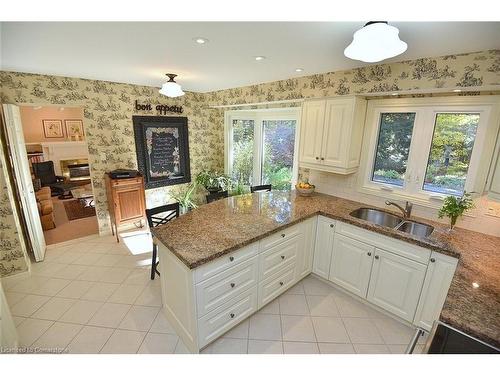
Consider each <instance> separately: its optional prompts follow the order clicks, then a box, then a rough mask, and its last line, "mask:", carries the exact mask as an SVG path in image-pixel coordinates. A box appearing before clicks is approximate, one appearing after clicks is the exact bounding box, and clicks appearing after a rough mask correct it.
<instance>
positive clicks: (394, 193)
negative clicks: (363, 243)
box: [358, 96, 499, 207]
mask: <svg viewBox="0 0 500 375" xmlns="http://www.w3.org/2000/svg"><path fill="white" fill-rule="evenodd" d="M498 105H499V97H498V96H490V97H481V96H479V97H454V98H446V97H441V98H415V99H383V100H370V101H369V103H368V109H367V116H366V125H365V136H364V141H363V142H364V145H363V149H362V158H361V160H362V163H361V170H360V176H361V177H360V179H359V180H358V181H359V186H360V191H361V192H364V193H370V194H376V195H380V196H383V197H384V198H393V199H401V200H412V201H414V202H416V203H421V204H425V205H428V206H430V207H437V206H439V205H441V202H440V201H442V199H443V198H444V197H445V196H447V195H456V196H461V195H462V194H463V193H464V191H468V192H473V191H474V192H479V193H481V192H482V191H483V189H484V186H485V183H486V179H487V174H488V166H489V163H490V161H491V158H492V156H493V151H494V144H495V139H496V134H497V132H498V127H499V124H498V120H497V118H496V116H497V115H496V114H497V113H498V111H497V108H498V107H497V106H498ZM491 114H495V116H493V115H491ZM490 117H491V118H490Z"/></svg>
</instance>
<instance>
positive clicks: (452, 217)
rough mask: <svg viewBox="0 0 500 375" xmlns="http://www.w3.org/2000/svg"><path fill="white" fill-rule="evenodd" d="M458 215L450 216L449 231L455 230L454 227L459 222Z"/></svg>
mask: <svg viewBox="0 0 500 375" xmlns="http://www.w3.org/2000/svg"><path fill="white" fill-rule="evenodd" d="M457 219H458V216H451V217H450V228H449V229H448V232H451V231H453V228H454V227H455V224H456V223H457Z"/></svg>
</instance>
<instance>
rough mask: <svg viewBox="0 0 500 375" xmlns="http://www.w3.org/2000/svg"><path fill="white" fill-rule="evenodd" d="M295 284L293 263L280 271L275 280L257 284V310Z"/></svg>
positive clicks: (270, 279)
mask: <svg viewBox="0 0 500 375" xmlns="http://www.w3.org/2000/svg"><path fill="white" fill-rule="evenodd" d="M294 283H295V262H293V263H292V264H290V265H289V266H288V267H286V268H285V269H283V270H282V271H280V272H279V273H278V274H277V275H276V277H275V278H269V279H268V280H265V281H262V282H260V283H259V309H260V308H262V307H264V306H265V305H266V304H268V303H269V302H271V301H272V300H273V299H274V298H276V297H277V296H279V295H280V294H282V293H283V292H284V291H285V290H287V289H288V288H289V287H291V286H292V285H293V284H294Z"/></svg>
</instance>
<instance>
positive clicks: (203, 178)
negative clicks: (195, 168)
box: [196, 170, 231, 193]
mask: <svg viewBox="0 0 500 375" xmlns="http://www.w3.org/2000/svg"><path fill="white" fill-rule="evenodd" d="M196 183H197V184H198V185H202V186H203V187H205V189H207V190H208V191H209V192H210V193H217V192H219V191H225V190H229V188H230V187H231V178H230V177H229V176H227V175H225V174H224V173H220V172H217V171H215V170H205V171H201V172H200V173H198V175H197V176H196Z"/></svg>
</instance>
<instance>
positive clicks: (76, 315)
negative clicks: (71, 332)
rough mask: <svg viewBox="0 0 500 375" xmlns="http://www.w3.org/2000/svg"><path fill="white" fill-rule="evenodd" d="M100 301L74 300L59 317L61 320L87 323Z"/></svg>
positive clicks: (98, 306) (99, 305)
mask: <svg viewBox="0 0 500 375" xmlns="http://www.w3.org/2000/svg"><path fill="white" fill-rule="evenodd" d="M101 305H102V302H94V301H80V300H79V301H76V302H75V304H74V305H73V306H71V307H70V308H69V310H68V311H66V312H65V313H64V314H63V316H61V318H60V319H59V321H61V322H66V323H74V324H87V323H88V321H89V320H90V318H92V316H93V315H94V314H95V313H96V311H97V310H98V309H99V308H100V307H101Z"/></svg>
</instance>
